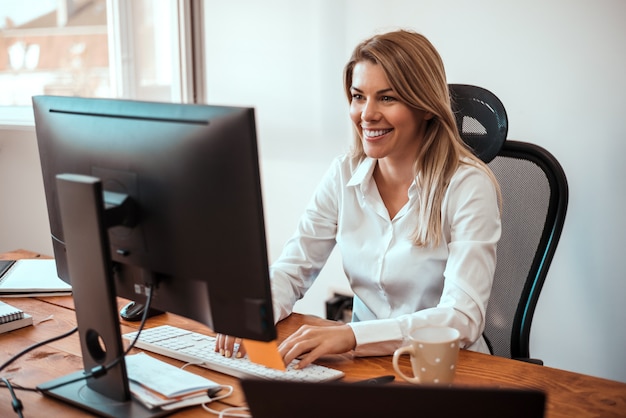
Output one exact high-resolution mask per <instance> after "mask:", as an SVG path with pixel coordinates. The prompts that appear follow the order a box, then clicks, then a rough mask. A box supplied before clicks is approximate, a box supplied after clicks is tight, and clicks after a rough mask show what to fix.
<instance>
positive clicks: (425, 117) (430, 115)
mask: <svg viewBox="0 0 626 418" xmlns="http://www.w3.org/2000/svg"><path fill="white" fill-rule="evenodd" d="M434 117H435V115H434V114H433V113H431V112H426V113H425V114H424V120H431V119H432V118H434Z"/></svg>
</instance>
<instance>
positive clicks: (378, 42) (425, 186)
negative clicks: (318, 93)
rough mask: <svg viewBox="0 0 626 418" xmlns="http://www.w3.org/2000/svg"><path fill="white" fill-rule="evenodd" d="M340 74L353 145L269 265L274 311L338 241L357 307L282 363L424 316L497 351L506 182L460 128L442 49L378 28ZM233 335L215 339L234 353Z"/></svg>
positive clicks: (378, 336) (404, 332)
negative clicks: (493, 312) (493, 296)
mask: <svg viewBox="0 0 626 418" xmlns="http://www.w3.org/2000/svg"><path fill="white" fill-rule="evenodd" d="M344 87H345V92H346V95H347V97H348V101H349V103H350V117H351V119H352V122H353V123H354V128H355V142H354V147H353V150H352V152H351V153H350V154H349V155H345V156H342V157H339V158H338V159H336V160H335V161H334V162H333V164H332V165H331V167H330V169H329V171H328V172H327V174H326V175H325V177H324V178H323V180H322V182H321V184H320V185H319V186H318V188H317V190H316V192H315V194H314V196H313V199H312V201H311V202H310V204H309V206H308V207H307V209H306V211H305V213H304V215H303V216H302V218H301V220H300V223H299V225H298V228H297V231H296V233H295V235H294V236H293V237H292V238H291V239H290V240H289V241H288V242H287V244H286V245H285V248H284V250H283V252H282V254H281V256H280V257H279V259H278V260H277V261H276V262H275V263H274V264H273V265H272V267H271V271H270V273H271V278H272V296H273V299H274V313H275V318H276V320H277V321H278V320H280V319H283V318H285V317H287V316H288V315H289V314H290V313H291V311H292V308H293V305H294V304H295V302H296V301H297V300H298V299H300V298H301V297H302V296H303V295H304V293H305V292H306V291H307V289H308V288H309V287H310V286H311V285H312V283H313V281H314V280H315V278H316V277H317V275H318V273H319V271H320V270H321V269H322V267H323V266H324V264H325V262H326V260H327V258H328V256H329V255H330V253H331V251H332V249H333V248H334V246H335V245H337V246H339V249H340V251H341V256H342V259H343V264H344V270H345V273H346V275H347V277H348V280H349V283H350V285H351V288H352V290H353V292H354V304H353V320H352V322H351V323H349V324H343V325H339V326H331V327H318V326H303V327H302V328H300V329H299V330H298V331H296V332H295V333H294V334H292V335H291V336H289V337H288V338H287V339H286V340H285V341H284V342H283V343H282V344H281V345H280V346H279V351H280V353H281V355H282V356H283V359H284V361H285V363H286V364H289V363H290V362H291V361H292V360H293V359H295V358H297V357H299V358H301V361H300V363H299V366H300V367H305V366H307V365H308V364H310V363H311V362H313V361H315V360H316V359H317V358H319V357H320V356H322V355H325V354H336V353H344V352H348V351H351V350H354V353H355V354H356V355H388V354H392V353H393V351H394V350H395V349H396V348H398V347H400V346H402V345H406V344H407V343H408V340H407V337H408V335H409V334H410V332H411V330H412V329H415V328H419V327H423V326H427V325H442V326H443V325H445V326H451V327H454V328H456V329H458V330H459V331H460V333H461V344H462V347H463V348H467V349H470V350H476V351H481V352H485V353H488V352H489V350H488V348H487V345H486V343H485V341H484V339H483V337H482V332H483V329H484V325H485V323H484V321H485V310H486V308H487V302H488V299H489V294H490V292H491V285H492V281H493V275H494V270H495V264H496V244H497V241H498V240H499V238H500V210H499V189H498V185H497V182H496V180H495V178H494V176H493V174H492V173H491V171H490V170H489V168H488V167H487V166H486V165H485V164H484V163H482V162H481V161H480V160H479V159H478V158H476V157H475V156H474V155H473V154H472V153H471V151H469V150H468V149H467V148H466V147H465V146H464V144H463V142H462V140H461V138H460V136H459V134H458V131H457V127H456V124H455V120H454V117H453V114H452V110H451V104H450V99H449V92H448V86H447V81H446V76H445V71H444V67H443V62H442V60H441V58H440V56H439V54H438V53H437V51H436V50H435V48H434V47H433V46H432V44H431V43H430V42H429V41H428V40H427V39H426V38H425V37H423V36H422V35H420V34H417V33H415V32H411V31H405V30H400V31H394V32H390V33H386V34H381V35H376V36H374V37H372V38H370V39H368V40H366V41H364V42H362V43H361V44H359V45H358V46H357V47H356V49H355V50H354V52H353V54H352V57H351V58H350V61H349V62H348V64H347V65H346V67H345V72H344ZM233 343H234V339H233V338H231V337H226V336H223V335H220V336H219V338H218V344H217V346H216V350H220V351H221V352H222V353H224V354H225V355H227V356H230V355H231V353H232V352H233ZM242 353H244V351H241V352H240V353H239V355H241V354H242Z"/></svg>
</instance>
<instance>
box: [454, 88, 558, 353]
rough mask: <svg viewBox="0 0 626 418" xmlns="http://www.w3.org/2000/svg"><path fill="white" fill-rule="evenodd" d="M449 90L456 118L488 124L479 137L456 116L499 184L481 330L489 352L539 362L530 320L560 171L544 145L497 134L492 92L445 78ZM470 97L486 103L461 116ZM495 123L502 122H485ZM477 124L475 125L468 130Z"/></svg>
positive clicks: (553, 227)
mask: <svg viewBox="0 0 626 418" xmlns="http://www.w3.org/2000/svg"><path fill="white" fill-rule="evenodd" d="M450 91H451V97H452V99H453V108H454V110H455V116H456V118H457V124H459V121H463V120H464V119H465V120H467V118H468V117H469V118H471V119H472V122H473V123H475V124H476V123H478V124H481V125H483V126H484V127H485V128H484V129H483V130H484V132H486V133H485V134H483V135H482V136H481V138H480V141H479V142H476V135H473V136H472V135H470V136H467V135H465V134H464V130H463V129H464V128H463V125H461V124H459V130H460V132H461V136H462V137H463V139H464V140H466V141H467V143H468V145H469V146H470V147H472V148H473V149H474V150H475V152H476V154H477V155H478V156H479V157H481V158H482V159H483V161H486V162H488V163H489V166H490V167H491V169H492V171H493V172H494V174H495V176H496V178H497V179H498V182H499V184H500V188H501V191H502V237H501V239H500V242H499V243H498V250H497V265H496V272H495V277H494V283H493V288H492V292H491V298H490V300H489V304H488V307H487V318H486V328H485V337H486V338H487V340H488V342H489V345H490V349H491V351H492V353H493V354H496V355H499V356H503V357H510V358H516V359H524V360H527V361H534V362H536V363H541V360H538V359H531V356H530V350H529V340H530V328H531V324H532V320H533V315H534V312H535V308H536V305H537V301H538V299H539V294H540V292H541V289H542V287H543V284H544V281H545V279H546V275H547V273H548V269H549V267H550V264H551V262H552V259H553V256H554V253H555V250H556V248H557V245H558V242H559V239H560V236H561V231H562V229H563V224H564V222H565V214H566V211H567V203H568V185H567V179H566V176H565V173H564V171H563V169H562V167H561V165H560V164H559V162H558V161H557V160H556V158H554V156H553V155H552V154H550V153H549V152H548V151H547V150H545V149H544V148H542V147H540V146H537V145H534V144H530V143H526V142H520V141H510V140H507V141H504V140H503V139H502V137H501V135H502V131H504V132H505V136H506V129H507V123H508V122H507V118H506V113H505V112H504V107H503V106H502V103H501V102H500V100H499V99H498V98H497V97H496V96H495V95H493V94H492V93H490V92H488V91H486V90H485V89H482V88H479V87H474V86H467V85H450ZM474 94H475V96H474ZM472 97H475V98H472ZM468 102H471V103H472V106H474V107H476V106H478V104H480V103H484V107H485V109H484V110H483V111H481V112H478V111H476V110H475V109H474V110H472V113H471V115H468V116H466V115H464V113H463V112H464V111H465V109H468V107H466V106H459V104H463V103H468ZM498 109H500V110H498ZM477 115H478V116H477ZM466 123H467V122H464V124H466ZM493 126H500V127H501V129H499V130H494V128H491V129H489V127H493ZM480 129H481V128H480V127H479V128H476V127H472V130H473V131H480ZM491 132H493V135H492V134H491ZM490 141H491V144H492V145H490V144H489V142H490ZM496 148H497V151H496ZM494 151H495V154H493V153H494ZM492 154H493V156H492Z"/></svg>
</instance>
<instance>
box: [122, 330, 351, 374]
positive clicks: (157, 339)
mask: <svg viewBox="0 0 626 418" xmlns="http://www.w3.org/2000/svg"><path fill="white" fill-rule="evenodd" d="M136 335H137V333H136V332H132V333H128V334H124V335H123V337H124V338H126V339H127V340H130V341H133V340H134V339H135V336H136ZM215 342H216V338H215V337H210V336H208V335H204V334H199V333H196V332H192V331H187V330H185V329H182V328H178V327H174V326H170V325H162V326H158V327H155V328H149V329H144V330H142V331H141V334H140V335H139V339H138V340H137V342H136V344H135V347H137V348H140V349H142V350H147V351H151V352H153V353H157V354H162V355H164V356H167V357H170V358H173V359H176V360H180V361H183V362H186V363H192V364H195V365H198V366H201V367H205V368H207V369H211V370H214V371H216V372H220V373H224V374H227V375H230V376H234V377H237V378H246V377H254V378H261V379H274V380H289V381H296V382H327V381H331V380H336V379H339V378H341V377H343V376H344V373H343V372H342V371H340V370H336V369H332V368H329V367H326V366H321V365H318V364H310V365H308V366H307V367H305V368H303V369H294V368H293V366H294V365H295V364H297V363H298V360H294V361H293V362H292V363H291V364H289V365H288V366H287V369H286V370H284V371H283V370H277V369H273V368H270V367H266V366H264V365H262V364H257V363H254V362H252V361H250V360H249V359H248V358H247V357H243V358H228V357H224V356H223V355H221V354H220V353H216V352H215V351H214V350H215Z"/></svg>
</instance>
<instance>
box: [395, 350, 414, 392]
mask: <svg viewBox="0 0 626 418" xmlns="http://www.w3.org/2000/svg"><path fill="white" fill-rule="evenodd" d="M403 354H408V355H414V353H413V347H412V346H410V345H407V346H404V347H400V348H398V349H397V350H396V351H394V353H393V360H392V364H393V369H394V370H395V371H396V373H398V374H399V375H400V377H401V378H403V379H404V380H406V381H407V382H409V383H420V379H419V377H417V376H413V377H410V376H407V375H405V374H404V373H402V370H400V366H399V365H398V360H399V359H400V356H402V355H403Z"/></svg>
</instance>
